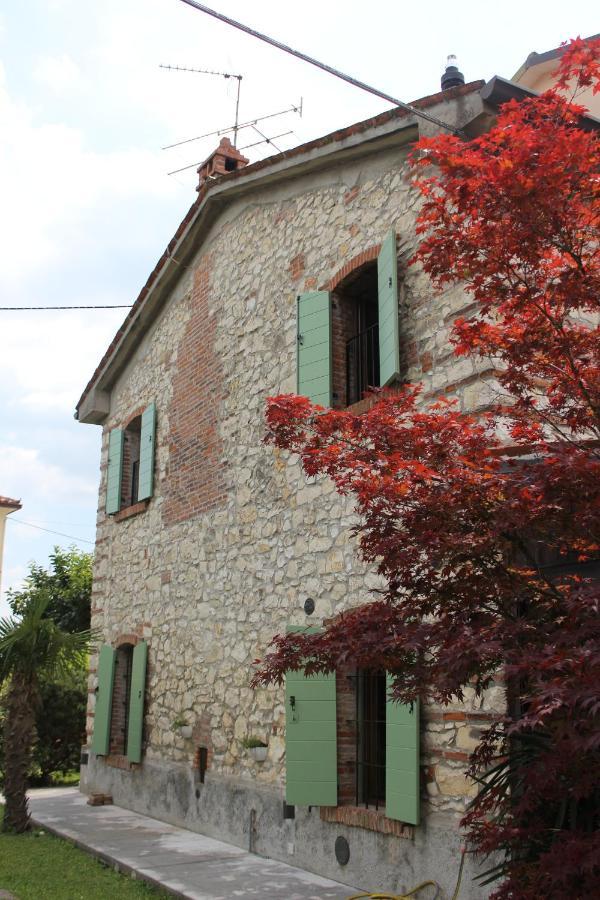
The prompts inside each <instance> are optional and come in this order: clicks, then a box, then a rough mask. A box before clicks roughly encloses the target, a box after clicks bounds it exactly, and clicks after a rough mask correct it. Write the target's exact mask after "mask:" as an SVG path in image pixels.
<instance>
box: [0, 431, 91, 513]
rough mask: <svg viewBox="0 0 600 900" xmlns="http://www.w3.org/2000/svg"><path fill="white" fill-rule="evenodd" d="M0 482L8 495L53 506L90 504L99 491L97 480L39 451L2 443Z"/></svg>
mask: <svg viewBox="0 0 600 900" xmlns="http://www.w3.org/2000/svg"><path fill="white" fill-rule="evenodd" d="M0 484H1V485H2V492H3V493H4V494H6V495H8V496H9V497H15V498H17V499H23V501H24V507H25V504H26V503H27V498H28V497H29V498H31V499H32V500H33V501H34V502H35V503H41V502H43V501H46V502H49V503H50V504H51V506H53V507H54V508H58V507H59V505H61V504H65V503H69V504H77V503H80V504H82V505H84V506H89V505H90V503H91V502H92V501H93V498H94V497H95V496H96V493H97V484H96V481H95V480H94V479H87V478H83V477H81V476H80V475H76V474H73V473H71V472H70V471H68V470H67V469H65V468H62V467H61V466H58V465H56V464H54V463H50V462H47V461H46V459H44V458H43V456H42V454H41V452H40V450H37V449H34V448H32V447H19V446H14V445H9V444H5V445H2V444H0Z"/></svg>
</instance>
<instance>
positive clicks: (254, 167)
mask: <svg viewBox="0 0 600 900" xmlns="http://www.w3.org/2000/svg"><path fill="white" fill-rule="evenodd" d="M484 84H485V82H484V81H472V82H470V83H469V84H463V85H459V86H457V87H454V88H450V89H449V90H446V91H439V92H438V93H436V94H431V95H429V96H427V97H422V98H421V99H420V100H415V101H414V102H413V103H411V104H410V105H411V106H412V107H413V108H415V109H426V108H428V107H432V106H435V105H436V104H439V103H444V102H447V103H449V102H450V101H453V100H458V99H459V98H461V97H466V96H467V95H469V94H474V93H476V92H478V91H480V90H481V88H482V87H483V85H484ZM410 116H411V114H410V112H409V111H408V110H406V109H404V108H401V107H394V108H393V109H390V110H387V111H386V112H383V113H380V114H379V115H377V116H373V117H371V118H369V119H365V120H363V121H361V122H356V123H354V124H353V125H349V126H347V127H346V128H342V129H339V130H338V131H333V132H331V133H330V134H326V135H324V136H323V137H320V138H316V139H315V140H312V141H308V142H307V143H305V144H300V145H299V146H297V147H294V148H293V149H291V150H286V151H285V152H283V153H278V154H276V155H274V156H269V157H267V158H266V159H261V160H259V161H258V162H255V163H252V164H251V165H248V166H245V167H244V168H242V169H237V170H235V171H233V172H228V173H227V174H226V175H221V176H219V177H218V178H216V179H214V180H211V181H207V182H205V183H204V184H203V185H202V187H201V188H200V190H199V193H198V197H197V199H196V200H195V202H194V203H193V204H192V206H191V207H190V209H189V210H188V212H187V213H186V215H185V216H184V218H183V220H182V222H181V224H180V225H179V227H178V229H177V231H176V232H175V234H174V235H173V237H172V239H171V240H170V241H169V243H168V245H167V247H166V249H165V251H164V253H163V254H162V256H161V257H160V259H159V260H158V262H157V264H156V266H155V267H154V269H153V270H152V272H151V273H150V275H149V277H148V280H147V281H146V284H145V285H144V287H143V288H142V290H141V291H140V293H139V294H138V297H137V299H136V300H135V302H134V304H133V306H132V307H131V309H130V310H129V312H128V313H127V315H126V317H125V319H124V320H123V323H122V325H121V326H120V328H119V329H118V331H117V333H116V334H115V336H114V338H113V340H112V341H111V343H110V345H109V346H108V348H107V350H106V352H105V354H104V356H103V357H102V359H101V360H100V362H99V364H98V366H97V367H96V369H95V371H94V374H93V375H92V377H91V378H90V380H89V382H88V384H87V385H86V387H85V389H84V391H83V393H82V395H81V397H80V399H79V402H78V403H77V408H76V412H75V417H76V418H78V413H79V409H80V407H81V405H82V403H83V402H84V400H85V398H86V397H87V395H88V394H89V392H90V391H91V390H92V388H93V387H94V386H95V385H96V383H97V381H98V379H99V378H100V376H101V375H102V374H103V373H105V372H106V371H107V369H108V368H109V366H110V365H111V363H112V361H113V359H114V358H116V354H117V352H118V350H119V348H120V345H121V344H122V340H123V338H124V336H125V335H126V333H127V332H128V331H129V328H130V327H131V326H132V324H133V322H134V320H135V319H136V318H137V317H138V315H139V313H140V311H141V309H142V307H143V306H144V302H145V300H146V298H147V297H148V295H149V294H150V293H151V291H152V290H153V289H154V287H155V285H156V283H157V281H158V280H159V278H160V276H161V275H162V274H163V272H164V271H165V269H166V267H167V266H168V264H169V262H170V261H171V258H172V254H173V251H174V249H175V247H176V246H177V245H178V244H179V242H180V241H181V239H182V238H183V237H184V235H185V234H186V233H187V232H188V231H189V228H190V226H191V225H192V223H193V222H194V221H195V220H196V219H197V217H198V215H199V214H200V212H201V211H202V209H203V208H204V207H205V205H206V203H207V200H208V199H210V196H211V195H212V194H214V193H216V192H217V190H218V191H219V193H221V192H222V190H223V188H224V187H227V186H231V187H233V186H234V185H237V183H238V182H240V181H246V180H250V179H251V178H252V176H255V175H257V174H258V173H262V172H268V171H269V170H271V169H275V168H276V167H277V165H278V164H279V163H280V162H282V161H285V162H286V163H287V164H289V163H290V162H292V163H293V161H294V160H297V161H298V163H300V161H301V160H302V159H303V158H304V157H306V156H307V155H309V154H310V153H311V152H314V151H318V150H320V149H321V148H324V147H327V146H328V145H335V144H341V143H342V142H344V141H345V140H347V139H348V138H351V137H355V136H356V137H357V138H358V140H360V139H361V137H363V139H364V140H365V141H367V140H368V139H369V135H370V133H371V132H372V131H373V130H374V129H378V128H380V127H381V126H384V125H386V124H387V123H393V122H394V121H395V120H401V119H404V118H407V117H410ZM293 174H294V171H293V166H292V167H291V169H290V177H291V176H292V175H293Z"/></svg>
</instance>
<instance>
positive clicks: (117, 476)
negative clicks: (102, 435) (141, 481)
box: [106, 428, 125, 516]
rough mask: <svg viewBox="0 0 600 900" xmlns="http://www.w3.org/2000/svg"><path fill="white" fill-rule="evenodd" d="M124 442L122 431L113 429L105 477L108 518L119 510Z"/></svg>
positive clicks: (109, 442)
mask: <svg viewBox="0 0 600 900" xmlns="http://www.w3.org/2000/svg"><path fill="white" fill-rule="evenodd" d="M124 441H125V433H124V431H123V429H122V428H113V430H112V431H111V433H110V436H109V439H108V472H107V475H106V512H107V514H108V515H109V516H110V515H113V514H114V513H117V512H119V510H120V509H121V476H122V474H123V444H124Z"/></svg>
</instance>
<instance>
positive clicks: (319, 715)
mask: <svg viewBox="0 0 600 900" xmlns="http://www.w3.org/2000/svg"><path fill="white" fill-rule="evenodd" d="M320 630H321V629H320V628H317V627H312V626H304V625H290V626H288V628H287V631H288V633H289V632H291V631H301V632H304V633H308V634H314V633H315V632H317V631H320ZM335 692H336V683H335V672H334V673H332V674H330V675H312V676H311V677H310V678H307V677H306V676H305V675H304V674H303V673H302V672H288V673H287V674H286V677H285V711H286V713H285V766H286V769H285V771H286V777H285V780H286V788H285V799H286V803H289V804H290V806H336V805H337V724H336V698H335ZM292 698H294V699H293V702H292Z"/></svg>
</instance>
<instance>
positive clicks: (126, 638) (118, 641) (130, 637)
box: [112, 631, 142, 650]
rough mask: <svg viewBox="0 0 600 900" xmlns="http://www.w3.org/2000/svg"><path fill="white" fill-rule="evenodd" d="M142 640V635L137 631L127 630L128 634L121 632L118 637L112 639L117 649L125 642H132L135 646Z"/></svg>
mask: <svg viewBox="0 0 600 900" xmlns="http://www.w3.org/2000/svg"><path fill="white" fill-rule="evenodd" d="M141 640H142V637H141V635H138V634H136V633H135V632H132V631H131V632H127V633H126V634H120V635H119V636H118V637H116V638H115V639H114V641H112V645H113V647H114V648H115V650H118V648H119V647H121V646H122V645H123V644H131V645H132V646H133V647H135V646H136V645H137V644H139V642H140V641H141Z"/></svg>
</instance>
